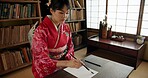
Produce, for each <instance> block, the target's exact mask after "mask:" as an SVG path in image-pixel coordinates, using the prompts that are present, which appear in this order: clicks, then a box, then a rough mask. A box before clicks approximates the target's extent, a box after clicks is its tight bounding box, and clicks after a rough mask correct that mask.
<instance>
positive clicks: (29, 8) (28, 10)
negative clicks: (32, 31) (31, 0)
mask: <svg viewBox="0 0 148 78" xmlns="http://www.w3.org/2000/svg"><path fill="white" fill-rule="evenodd" d="M36 8H37V5H35V4H10V3H0V19H15V18H29V17H35V16H36V15H37V14H36V11H37V10H36Z"/></svg>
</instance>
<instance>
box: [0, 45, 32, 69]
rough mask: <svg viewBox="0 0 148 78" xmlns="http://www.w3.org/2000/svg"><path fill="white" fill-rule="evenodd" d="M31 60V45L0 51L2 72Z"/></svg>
mask: <svg viewBox="0 0 148 78" xmlns="http://www.w3.org/2000/svg"><path fill="white" fill-rule="evenodd" d="M31 61H32V54H31V50H30V48H29V47H23V48H20V50H12V51H11V50H10V51H5V52H0V72H2V71H5V70H8V69H13V68H16V67H18V66H21V65H23V64H26V63H30V62H31Z"/></svg>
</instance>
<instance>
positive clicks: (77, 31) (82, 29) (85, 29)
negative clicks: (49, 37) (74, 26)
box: [72, 29, 86, 34]
mask: <svg viewBox="0 0 148 78" xmlns="http://www.w3.org/2000/svg"><path fill="white" fill-rule="evenodd" d="M83 31H86V29H81V30H79V31H75V32H72V33H74V34H75V33H78V32H83Z"/></svg>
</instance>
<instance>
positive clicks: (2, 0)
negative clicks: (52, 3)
mask: <svg viewBox="0 0 148 78" xmlns="http://www.w3.org/2000/svg"><path fill="white" fill-rule="evenodd" d="M0 2H7V3H8V2H9V3H38V1H25V0H24V1H22V0H0Z"/></svg>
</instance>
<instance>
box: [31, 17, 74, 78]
mask: <svg viewBox="0 0 148 78" xmlns="http://www.w3.org/2000/svg"><path fill="white" fill-rule="evenodd" d="M31 50H32V56H33V60H32V72H33V74H34V76H35V78H43V77H45V76H46V75H49V74H52V73H53V72H55V71H57V70H58V69H60V68H58V67H56V63H57V61H58V60H61V59H67V60H70V59H72V57H71V56H70V54H72V55H74V49H73V43H72V38H71V32H70V29H69V27H68V25H67V24H65V23H63V24H61V25H59V27H58V28H57V26H56V25H55V24H54V23H53V22H52V20H50V17H49V16H46V17H45V19H44V20H43V22H42V23H40V25H39V26H38V27H37V29H36V30H35V32H34V36H33V40H32V46H31Z"/></svg>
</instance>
